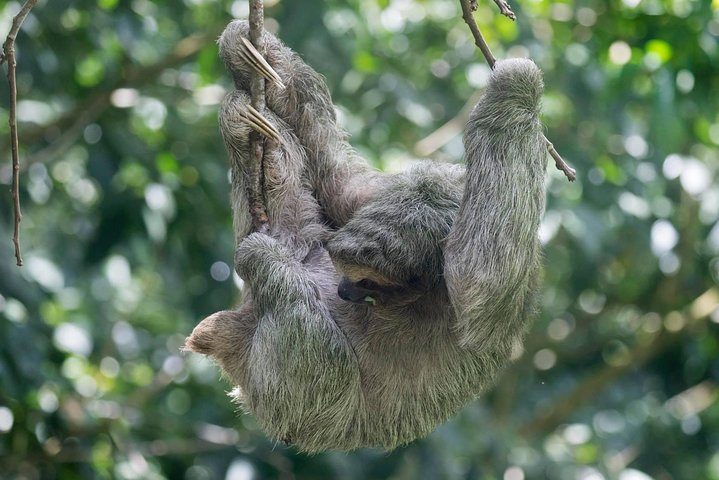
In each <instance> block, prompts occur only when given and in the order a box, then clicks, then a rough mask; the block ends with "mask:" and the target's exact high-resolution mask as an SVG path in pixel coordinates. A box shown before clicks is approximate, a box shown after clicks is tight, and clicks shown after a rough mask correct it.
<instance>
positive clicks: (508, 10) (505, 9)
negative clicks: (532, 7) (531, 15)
mask: <svg viewBox="0 0 719 480" xmlns="http://www.w3.org/2000/svg"><path fill="white" fill-rule="evenodd" d="M494 3H496V4H497V6H498V7H499V13H501V14H502V15H504V16H505V17H507V18H509V19H510V20H516V19H517V16H516V15H515V14H514V12H513V11H512V7H511V6H510V5H509V3H507V2H505V1H504V0H494Z"/></svg>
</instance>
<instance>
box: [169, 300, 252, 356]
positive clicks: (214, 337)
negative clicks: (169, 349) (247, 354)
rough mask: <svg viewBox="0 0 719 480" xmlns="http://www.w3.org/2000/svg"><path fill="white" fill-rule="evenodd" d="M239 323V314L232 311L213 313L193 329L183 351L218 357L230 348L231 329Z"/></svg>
mask: <svg viewBox="0 0 719 480" xmlns="http://www.w3.org/2000/svg"><path fill="white" fill-rule="evenodd" d="M239 321H240V314H239V312H237V311H234V310H223V311H220V312H217V313H213V314H212V315H210V316H209V317H207V318H205V319H204V320H202V321H201V322H200V323H199V324H198V325H197V326H196V327H195V329H194V330H193V331H192V334H190V336H189V337H187V339H186V340H185V345H184V347H183V350H185V351H189V352H196V353H201V354H203V355H209V356H213V357H218V356H219V355H220V354H221V353H222V352H223V351H225V350H226V349H227V347H228V346H231V343H232V342H231V339H232V336H233V327H234V326H235V324H236V323H237V322H239Z"/></svg>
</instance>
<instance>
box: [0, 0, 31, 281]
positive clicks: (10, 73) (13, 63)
mask: <svg viewBox="0 0 719 480" xmlns="http://www.w3.org/2000/svg"><path fill="white" fill-rule="evenodd" d="M36 3H37V0H27V1H26V2H25V4H24V5H23V6H22V8H21V9H20V12H19V13H18V14H17V15H15V18H13V19H12V27H11V28H10V33H8V35H7V38H6V39H5V43H3V52H2V55H0V65H2V64H3V63H5V62H7V82H8V85H9V86H10V113H9V115H8V117H9V118H8V123H9V124H10V144H11V145H12V199H13V208H14V210H15V229H14V231H13V236H12V242H13V244H14V245H15V262H16V264H17V266H18V267H22V254H21V253H20V222H21V221H22V211H21V210H20V157H19V153H18V150H19V145H18V140H17V83H16V80H15V69H16V67H17V60H16V59H15V39H16V38H17V34H18V32H19V31H20V27H21V26H22V23H23V22H24V21H25V17H27V15H28V13H30V10H32V7H34V6H35V4H36Z"/></svg>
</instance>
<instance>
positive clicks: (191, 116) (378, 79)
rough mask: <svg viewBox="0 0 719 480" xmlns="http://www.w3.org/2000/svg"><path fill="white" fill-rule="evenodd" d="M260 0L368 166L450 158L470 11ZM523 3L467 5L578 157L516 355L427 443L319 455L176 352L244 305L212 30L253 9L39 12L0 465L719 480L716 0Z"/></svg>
mask: <svg viewBox="0 0 719 480" xmlns="http://www.w3.org/2000/svg"><path fill="white" fill-rule="evenodd" d="M266 5H267V8H266V15H267V17H268V19H267V22H266V23H267V25H268V27H273V28H274V29H276V30H279V35H280V36H281V37H282V39H283V40H284V41H285V42H286V43H287V44H288V45H290V46H291V47H292V48H294V49H295V50H297V51H298V52H300V53H301V54H302V56H303V57H304V58H305V60H306V61H307V62H308V63H310V64H311V65H313V66H314V67H315V69H317V70H318V71H320V72H321V73H323V74H324V75H325V76H326V77H327V81H328V83H329V85H330V87H331V89H332V91H333V94H334V98H335V100H336V102H337V103H338V105H339V108H340V112H341V116H342V119H343V122H344V124H345V126H346V128H347V129H348V131H349V132H350V133H351V135H352V141H353V143H354V144H355V145H356V147H357V148H358V149H359V150H360V151H361V152H362V153H363V154H364V155H366V156H367V157H368V158H370V159H371V160H372V161H373V162H374V163H375V164H377V165H378V166H379V167H382V168H387V169H394V168H401V167H402V166H403V165H405V164H406V163H407V162H409V161H410V160H411V159H412V158H414V157H416V156H417V155H419V154H426V153H427V152H429V154H430V155H431V156H433V157H434V158H436V159H438V160H444V161H458V160H459V159H460V157H461V130H462V123H463V119H464V118H466V109H465V110H463V106H465V104H467V103H471V102H472V101H474V100H476V96H475V94H476V92H477V91H478V90H480V89H481V87H482V86H483V85H484V84H485V82H486V79H487V75H488V72H489V70H488V68H487V67H486V65H485V64H484V61H483V59H482V58H481V55H480V54H479V52H478V51H477V50H476V48H475V47H474V45H473V44H472V40H471V37H470V34H469V31H468V29H467V28H466V25H465V24H464V23H463V22H462V21H461V18H460V13H459V12H460V11H459V3H458V2H456V1H454V0H424V1H423V0H362V1H360V0H349V1H346V2H341V1H338V0H331V1H320V0H303V1H302V2H293V1H288V0H286V1H282V2H279V1H267V2H266ZM19 7H20V5H19V3H17V2H9V3H6V4H4V6H0V34H3V35H4V33H3V32H7V31H8V30H9V25H10V21H11V18H12V16H13V15H14V14H15V13H16V12H17V11H18V10H19ZM513 7H514V10H515V11H516V12H517V14H518V22H517V23H512V22H510V21H509V20H507V19H506V18H504V17H501V16H500V15H499V13H498V11H497V9H496V7H495V5H493V4H492V2H489V1H482V2H480V6H479V11H478V12H477V15H476V17H477V19H478V21H479V22H480V27H481V28H482V29H483V32H484V33H485V35H486V36H487V39H488V41H489V43H490V45H491V46H492V48H493V50H494V53H495V55H496V56H497V57H498V58H504V57H508V56H530V57H531V58H533V59H534V60H535V61H536V62H537V63H538V64H539V65H540V66H541V67H542V69H543V70H544V72H545V82H546V85H547V91H546V95H545V101H544V119H545V124H546V125H547V136H548V137H549V138H550V139H551V140H552V141H553V142H554V143H555V145H556V147H557V149H558V150H559V152H560V153H562V154H563V156H564V157H565V158H567V159H568V160H569V161H570V162H571V163H572V164H573V166H574V167H576V168H577V170H578V172H579V178H578V181H577V182H576V183H574V184H568V183H567V182H566V181H565V180H564V178H563V177H562V175H561V173H559V172H557V171H555V170H554V169H553V168H552V167H550V168H549V172H550V174H549V176H550V180H549V181H548V190H549V191H548V206H547V212H546V215H545V219H544V222H543V225H542V230H541V233H542V239H543V242H544V243H545V257H546V258H545V268H544V282H543V288H542V308H541V314H540V316H539V318H538V319H537V321H536V322H535V326H534V328H533V330H532V332H531V333H530V335H529V337H528V342H527V343H528V344H527V348H526V351H525V352H524V354H523V356H522V357H521V358H520V359H519V360H518V362H517V363H516V364H515V365H513V366H512V367H511V368H509V369H508V370H507V372H506V374H505V375H504V376H503V377H502V378H501V380H500V381H499V383H498V385H497V387H496V388H495V389H494V390H493V391H492V392H491V393H489V394H487V395H486V396H485V397H484V398H482V399H480V400H478V401H476V402H474V403H473V404H471V405H469V406H468V407H467V408H465V409H464V411H463V412H462V413H461V414H459V415H458V416H457V417H456V418H454V419H452V420H451V421H449V422H448V423H447V424H445V425H443V426H441V427H440V428H438V429H437V431H436V432H435V433H434V434H432V435H431V436H429V437H428V438H427V439H425V440H421V441H417V442H415V443H413V444H411V445H409V446H407V447H405V448H401V449H399V450H397V451H395V452H392V453H391V454H386V453H384V452H381V451H375V450H365V451H359V452H355V453H352V454H340V453H336V452H328V453H326V454H322V455H318V456H314V457H308V456H304V455H298V454H296V453H295V452H294V451H293V450H292V449H291V448H285V447H282V446H278V445H274V444H273V443H271V442H269V441H268V440H267V439H266V438H265V437H264V435H263V434H262V433H261V432H260V431H259V430H258V429H257V427H256V426H255V424H254V422H253V420H252V418H251V417H247V416H237V415H236V413H235V412H234V411H233V410H234V407H233V406H232V405H231V404H230V403H229V401H228V399H227V398H226V396H225V390H226V389H227V388H228V385H226V384H224V383H222V382H221V381H218V378H217V370H216V369H215V368H214V367H213V366H212V365H211V364H210V363H208V362H207V361H205V360H204V359H202V358H200V357H199V356H193V355H183V354H181V353H180V350H179V349H180V346H181V345H182V343H183V339H184V337H185V336H186V335H187V334H188V333H189V332H190V331H191V329H192V328H193V326H194V325H195V324H196V323H197V322H198V320H199V319H201V318H202V317H203V316H204V315H207V314H209V313H212V312H214V311H216V310H218V309H222V308H226V307H228V306H230V305H233V304H234V303H236V302H237V299H238V285H239V284H240V281H239V279H237V278H235V277H234V276H233V275H231V273H230V272H231V264H232V261H231V259H232V255H233V252H232V248H233V239H232V232H231V219H230V212H229V204H228V182H227V165H226V159H225V153H224V151H223V147H222V142H221V139H220V137H219V134H218V129H217V120H216V115H217V105H218V102H219V101H220V99H221V98H222V95H223V94H224V92H225V91H226V90H227V89H228V88H230V87H229V85H230V82H229V79H228V78H227V75H226V74H225V73H224V71H223V68H222V65H221V64H220V62H219V60H218V58H217V55H216V48H215V45H214V43H213V39H214V37H215V36H216V35H217V33H218V32H220V31H221V29H222V27H223V26H224V25H225V24H226V23H227V22H228V21H229V20H230V19H231V18H232V17H233V16H245V15H246V14H247V8H248V7H247V2H246V1H240V0H237V1H234V2H233V1H228V0H223V1H220V2H209V1H203V0H185V1H184V2H170V1H168V0H156V1H153V2H150V1H148V0H133V1H131V2H124V1H122V2H121V1H118V0H97V1H96V2H95V1H92V0H71V1H67V2H50V1H45V2H40V4H39V5H38V6H37V7H36V8H35V10H33V12H32V13H31V15H30V17H28V19H27V21H26V23H25V25H24V27H23V30H22V31H21V33H20V35H19V37H18V40H17V47H18V62H19V63H18V88H19V92H18V96H19V99H20V103H19V105H18V107H19V121H20V135H21V139H20V141H21V146H22V149H23V150H22V162H23V169H24V170H23V176H22V184H23V190H22V199H23V204H24V213H25V219H24V221H23V224H22V227H23V236H22V241H23V246H24V255H25V260H26V266H25V267H23V268H22V269H18V268H16V267H15V266H14V261H13V257H12V245H11V242H10V241H9V240H8V241H3V242H2V243H0V258H2V259H3V260H2V261H1V262H0V477H2V478H5V477H7V478H63V479H64V478H95V477H98V478H143V479H145V478H188V479H204V478H223V477H225V478H232V479H245V478H293V477H294V478H333V477H336V478H385V477H390V476H391V477H392V478H408V479H409V478H418V477H420V476H422V477H427V478H490V479H492V478H496V479H499V478H504V479H506V480H514V479H521V478H552V479H554V478H559V479H565V478H566V479H571V478H597V479H600V478H607V479H614V478H617V479H621V480H629V479H633V480H636V479H643V478H648V477H653V478H659V479H669V478H686V479H695V478H709V479H719V454H717V453H715V452H717V451H719V437H717V434H716V432H717V431H719V403H717V376H719V327H718V326H717V325H716V324H717V323H719V312H718V311H717V305H718V304H719V300H718V299H719V289H718V287H717V285H716V284H717V282H718V281H719V222H718V220H719V185H717V182H716V178H717V173H718V172H717V170H719V150H718V146H719V113H718V112H719V96H718V95H716V92H717V91H719V75H717V66H718V65H719V41H718V40H719V2H717V1H716V0H714V1H712V2H701V1H691V0H623V1H617V0H576V1H560V0H558V1H548V0H531V1H524V2H521V4H520V3H519V2H515V3H514V5H513ZM193 35H199V36H193ZM183 39H185V40H184V41H183ZM181 41H183V43H181V44H180V43H178V42H181ZM178 45H180V46H181V47H182V48H177V49H176V47H177V46H178ZM195 50H196V51H197V52H196V53H193V52H194V51H195ZM0 98H2V99H3V100H2V103H1V104H0V105H2V107H1V108H0V118H6V117H7V103H6V100H4V99H6V98H7V85H6V84H2V82H0ZM462 112H464V113H462ZM463 115H464V117H463ZM455 116H458V117H457V118H456V119H455V121H454V122H453V123H450V125H449V127H448V128H449V131H450V134H449V135H448V136H447V137H446V139H445V140H446V141H436V140H432V141H425V142H420V140H422V139H423V138H425V137H426V136H427V135H429V134H430V133H431V132H433V131H434V130H436V129H437V128H438V127H440V126H441V125H442V124H444V123H445V122H448V121H450V120H452V119H453V118H455ZM453 125H454V127H453ZM0 134H2V138H3V140H1V142H2V144H1V145H2V151H3V152H9V147H8V144H7V140H5V139H7V138H8V135H7V134H8V127H7V126H6V124H5V123H3V124H1V125H0ZM434 138H435V139H436V137H434ZM427 145H429V147H428V146H427ZM2 160H3V161H2V165H0V183H2V184H3V185H9V183H10V177H11V170H10V161H9V153H7V154H4V155H3V159H2ZM4 190H5V192H7V189H4ZM0 205H2V209H0V217H2V221H0V237H1V238H3V239H9V238H10V236H11V229H12V217H11V215H12V211H11V199H10V195H9V194H7V193H3V195H2V197H0Z"/></svg>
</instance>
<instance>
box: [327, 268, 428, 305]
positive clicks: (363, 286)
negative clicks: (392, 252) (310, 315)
mask: <svg viewBox="0 0 719 480" xmlns="http://www.w3.org/2000/svg"><path fill="white" fill-rule="evenodd" d="M333 263H334V265H335V269H336V270H337V273H338V274H339V275H340V281H339V284H338V285H337V295H338V296H339V297H340V298H341V299H342V300H345V301H348V302H353V303H366V304H369V305H372V306H398V305H404V304H408V303H411V302H413V301H415V300H416V299H417V298H418V297H419V296H420V295H422V294H423V293H424V292H425V289H424V288H422V286H421V284H420V281H419V280H418V279H415V278H410V279H409V280H406V281H402V280H397V279H391V278H389V277H387V276H385V275H383V274H382V273H380V272H378V271H377V270H374V269H372V268H370V267H367V266H363V265H354V264H349V263H347V262H345V261H342V260H333Z"/></svg>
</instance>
